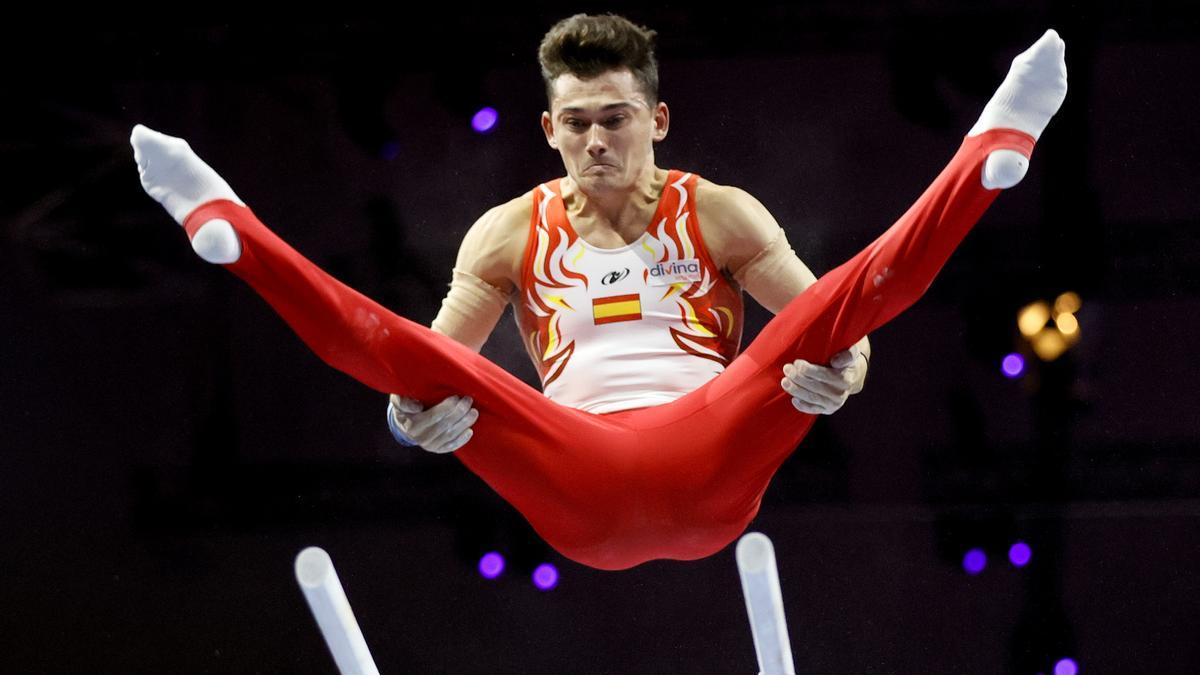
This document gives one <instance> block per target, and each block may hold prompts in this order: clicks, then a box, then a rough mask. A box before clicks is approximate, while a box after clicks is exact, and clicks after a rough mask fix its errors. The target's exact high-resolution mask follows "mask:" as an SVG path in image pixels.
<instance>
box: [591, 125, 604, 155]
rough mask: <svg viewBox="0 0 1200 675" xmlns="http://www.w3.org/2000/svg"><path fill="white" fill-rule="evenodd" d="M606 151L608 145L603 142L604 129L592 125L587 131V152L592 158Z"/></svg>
mask: <svg viewBox="0 0 1200 675" xmlns="http://www.w3.org/2000/svg"><path fill="white" fill-rule="evenodd" d="M607 151H608V143H606V142H605V140H604V129H602V128H601V127H600V125H599V124H593V125H592V127H591V128H590V129H588V135H587V152H588V154H589V155H591V156H592V157H599V156H601V155H603V154H604V153H605V152H607Z"/></svg>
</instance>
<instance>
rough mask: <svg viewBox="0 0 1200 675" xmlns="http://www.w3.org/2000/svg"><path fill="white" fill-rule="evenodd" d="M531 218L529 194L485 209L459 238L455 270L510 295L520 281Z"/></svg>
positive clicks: (531, 209)
mask: <svg viewBox="0 0 1200 675" xmlns="http://www.w3.org/2000/svg"><path fill="white" fill-rule="evenodd" d="M532 217H533V200H532V199H531V198H530V196H529V193H525V194H523V195H521V196H519V197H516V198H514V199H510V200H509V201H507V202H504V203H503V204H500V205H497V206H494V207H492V208H490V209H488V210H487V211H486V212H485V213H484V214H483V215H482V216H480V217H479V219H478V220H476V221H475V224H474V225H472V226H471V229H469V230H467V234H466V236H464V237H463V241H462V245H461V246H459V249H458V260H457V261H456V262H455V267H457V268H458V269H460V270H462V271H465V272H471V273H472V274H474V275H475V276H478V277H479V278H480V279H483V280H484V281H486V282H488V283H490V284H492V285H493V286H495V287H497V288H499V289H501V290H502V291H504V292H506V293H507V292H511V291H512V289H513V288H514V287H516V285H517V284H518V282H519V279H520V274H521V258H522V257H523V256H524V254H525V243H526V240H527V238H528V236H529V222H530V219H531V218H532Z"/></svg>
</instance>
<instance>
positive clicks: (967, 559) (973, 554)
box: [963, 548, 987, 576]
mask: <svg viewBox="0 0 1200 675" xmlns="http://www.w3.org/2000/svg"><path fill="white" fill-rule="evenodd" d="M985 567H987V554H986V553H984V552H983V549H980V548H973V549H971V550H970V551H967V554H966V555H964V556H963V569H964V570H966V571H967V574H970V575H972V576H974V575H976V574H979V573H980V572H982V571H983V568H985Z"/></svg>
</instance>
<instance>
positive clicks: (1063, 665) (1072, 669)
mask: <svg viewBox="0 0 1200 675" xmlns="http://www.w3.org/2000/svg"><path fill="white" fill-rule="evenodd" d="M1078 672H1079V666H1078V665H1077V664H1076V663H1075V662H1074V661H1072V660H1071V659H1063V660H1061V661H1059V662H1058V663H1056V664H1054V675H1075V674H1076V673H1078Z"/></svg>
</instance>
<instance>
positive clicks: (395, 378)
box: [131, 127, 645, 567]
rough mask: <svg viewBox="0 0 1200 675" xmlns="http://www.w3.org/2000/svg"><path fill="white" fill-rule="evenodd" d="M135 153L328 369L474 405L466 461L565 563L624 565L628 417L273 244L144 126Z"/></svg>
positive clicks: (165, 196) (222, 257)
mask: <svg viewBox="0 0 1200 675" xmlns="http://www.w3.org/2000/svg"><path fill="white" fill-rule="evenodd" d="M131 142H132V143H133V145H134V149H135V156H136V158H137V161H138V168H139V171H140V173H141V177H142V185H143V187H144V188H145V189H146V191H147V193H149V194H150V195H151V196H152V197H154V198H155V199H157V200H158V201H159V202H161V203H162V204H163V206H164V207H166V208H167V210H168V211H169V212H170V213H171V214H172V216H174V217H175V218H176V220H177V221H179V222H180V224H182V225H183V226H184V228H185V230H186V231H187V233H188V235H189V237H190V238H191V239H192V245H193V248H194V249H196V251H197V253H198V254H200V255H201V257H203V258H205V259H206V260H209V261H215V262H220V263H224V264H226V266H227V267H228V268H229V269H230V271H232V272H234V273H235V274H237V275H238V276H240V277H241V278H242V279H244V280H245V281H246V282H247V283H249V284H250V285H251V286H252V287H253V288H254V289H255V290H256V291H257V292H258V293H259V294H260V295H262V297H263V298H264V299H265V300H267V302H268V303H270V304H271V306H272V307H273V308H274V309H275V310H276V311H277V312H278V313H279V314H280V316H281V317H282V318H283V319H284V320H285V321H286V322H287V323H288V324H289V325H290V326H291V327H292V328H293V329H294V330H295V331H296V333H297V335H298V336H299V337H300V338H301V339H302V340H303V341H304V342H305V343H306V344H307V345H308V346H309V347H310V348H312V350H313V351H314V352H315V353H316V354H317V355H318V356H319V357H320V358H322V359H323V360H324V361H325V362H327V363H329V364H330V365H332V366H333V367H335V368H337V369H339V370H341V371H343V372H345V373H346V374H348V375H350V376H351V377H354V378H356V379H358V380H359V381H360V382H362V383H364V384H366V385H367V386H369V387H372V388H374V389H376V390H378V391H381V392H395V393H400V394H403V395H406V396H410V397H413V398H418V399H424V400H437V399H439V398H441V397H444V396H446V395H448V394H452V393H455V394H470V395H471V396H472V397H473V398H474V399H475V402H476V407H477V409H478V410H479V412H480V417H479V419H478V420H477V421H476V423H475V429H476V430H477V432H478V433H477V435H476V436H475V437H474V438H473V439H472V441H471V442H470V443H468V444H467V445H466V446H464V447H463V448H461V449H459V450H458V451H457V452H456V453H455V455H456V456H457V457H458V459H459V460H461V461H462V462H463V463H464V464H465V465H466V466H467V467H468V468H469V469H471V471H473V472H474V473H476V474H477V475H479V476H480V477H481V478H482V479H483V480H484V481H485V482H487V483H488V484H489V485H490V486H491V487H492V488H493V489H494V490H496V492H497V493H498V494H500V495H501V496H502V497H504V498H505V499H506V500H508V501H509V502H510V503H512V504H513V506H514V507H516V508H517V509H518V510H519V511H520V512H521V513H522V514H523V515H524V516H525V517H526V518H527V519H528V520H529V522H530V523H531V524H532V525H533V527H534V528H535V529H536V530H537V531H538V532H539V533H540V534H541V535H542V536H543V537H544V538H545V539H546V541H547V542H549V543H550V544H551V545H552V546H554V547H555V548H556V549H558V550H559V551H561V552H563V554H564V555H567V556H568V557H571V558H573V559H575V560H579V561H580V562H584V563H585V564H592V565H595V566H601V567H603V566H609V567H612V566H613V565H618V566H619V565H621V564H622V563H623V562H624V561H625V560H626V559H624V558H621V559H620V560H619V561H617V562H613V561H612V559H611V558H609V557H606V556H607V551H608V550H609V548H610V547H609V546H608V545H607V544H608V542H610V541H613V540H614V539H619V538H620V534H619V533H620V532H622V531H623V530H625V529H627V524H628V523H629V522H631V521H632V522H637V518H638V516H637V513H636V510H637V504H638V502H637V500H636V499H630V498H629V495H628V494H627V488H626V486H627V485H628V484H629V483H630V481H628V480H626V479H625V477H626V475H627V473H628V471H629V468H630V467H631V466H633V462H632V461H631V457H632V456H633V455H635V454H636V453H637V451H638V449H639V448H638V446H637V442H636V441H637V439H636V436H635V434H634V432H632V431H631V430H630V429H629V427H628V426H627V424H625V423H624V422H623V420H622V419H621V418H616V417H605V416H599V415H593V414H589V413H585V412H582V411H579V410H575V409H571V408H567V407H564V406H561V405H558V404H556V403H553V402H552V401H550V400H549V399H547V398H545V397H544V396H543V395H542V394H541V393H540V392H538V391H536V390H534V389H532V388H530V387H529V386H527V385H525V384H524V383H523V382H521V381H520V380H517V379H516V378H515V377H513V376H511V375H510V374H508V373H507V372H505V371H504V370H503V369H501V368H500V367H499V366H496V365H495V364H493V363H491V362H490V361H488V360H487V359H485V358H483V357H481V356H479V355H478V354H476V353H475V352H473V351H471V350H469V349H467V348H466V347H464V346H462V345H460V344H458V343H456V342H454V341H453V340H451V339H449V338H447V337H445V336H442V335H438V334H436V333H434V332H432V331H430V330H429V329H427V328H425V327H423V326H420V325H418V324H415V323H413V322H411V321H408V320H406V319H404V318H402V317H399V316H396V315H394V314H392V313H391V312H388V311H387V310H386V309H384V308H383V307H381V306H379V305H378V304H376V303H374V302H373V301H371V300H370V299H368V298H366V297H365V296H363V295H361V294H359V293H357V292H356V291H354V290H353V289H351V288H349V287H347V286H345V285H344V284H342V283H340V282H338V281H337V280H336V279H334V278H333V277H331V276H329V275H328V274H326V273H325V272H323V271H322V270H321V269H319V268H318V267H317V266H316V265H314V264H313V263H312V262H310V261H308V260H306V259H305V258H304V257H303V256H301V255H300V254H299V253H297V252H296V251H295V250H293V249H292V248H291V247H289V246H288V245H287V244H286V243H284V242H283V241H282V240H281V239H280V238H279V237H277V236H276V235H274V234H273V233H272V232H270V230H268V228H267V227H266V226H265V225H263V224H262V223H261V222H260V221H259V220H258V219H257V218H256V217H255V216H254V214H253V213H252V212H251V211H250V210H249V209H248V208H246V207H245V206H244V205H243V204H242V203H241V202H240V201H239V200H238V199H237V197H236V195H234V194H233V191H232V190H231V189H229V186H228V184H226V183H225V181H224V180H221V178H220V176H218V175H217V174H216V172H215V171H213V170H212V169H211V168H210V167H209V166H208V165H207V164H205V163H204V162H203V161H202V160H200V158H199V157H197V156H196V155H195V153H193V152H192V151H191V148H190V147H188V146H187V144H186V143H185V142H183V141H182V139H176V138H171V137H168V136H164V135H162V134H158V133H157V132H153V131H150V130H148V129H145V128H144V127H138V128H136V129H135V130H134V134H133V137H132V138H131ZM642 560H645V558H641V559H638V560H637V561H636V562H641V561H642ZM629 564H633V563H628V564H624V566H626V567H627V566H629Z"/></svg>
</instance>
